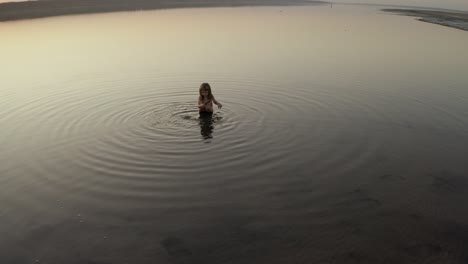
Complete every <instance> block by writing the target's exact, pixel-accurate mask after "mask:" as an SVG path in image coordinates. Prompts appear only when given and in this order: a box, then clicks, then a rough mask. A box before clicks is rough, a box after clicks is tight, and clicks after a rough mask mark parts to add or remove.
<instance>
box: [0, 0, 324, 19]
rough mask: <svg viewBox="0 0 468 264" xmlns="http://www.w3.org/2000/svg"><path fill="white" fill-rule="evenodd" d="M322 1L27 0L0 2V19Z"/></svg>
mask: <svg viewBox="0 0 468 264" xmlns="http://www.w3.org/2000/svg"><path fill="white" fill-rule="evenodd" d="M320 4H327V2H324V1H307V0H290V1H282V0H188V1H187V0H185V1H171V0H132V1H128V0H72V1H57V0H52V1H27V2H11V3H3V4H0V21H8V20H20V19H31V18H41V17H50V16H61V15H75V14H89V13H104V12H118V11H136V10H152V9H166V8H184V7H235V6H289V5H320Z"/></svg>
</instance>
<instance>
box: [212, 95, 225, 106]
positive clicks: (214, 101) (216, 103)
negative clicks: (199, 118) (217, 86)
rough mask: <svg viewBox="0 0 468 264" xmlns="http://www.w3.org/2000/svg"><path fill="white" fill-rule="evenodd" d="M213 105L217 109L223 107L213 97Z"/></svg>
mask: <svg viewBox="0 0 468 264" xmlns="http://www.w3.org/2000/svg"><path fill="white" fill-rule="evenodd" d="M213 103H215V105H217V106H218V108H221V107H223V105H222V104H221V103H220V102H218V101H216V99H215V98H214V97H213Z"/></svg>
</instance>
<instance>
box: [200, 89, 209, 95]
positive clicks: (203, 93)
mask: <svg viewBox="0 0 468 264" xmlns="http://www.w3.org/2000/svg"><path fill="white" fill-rule="evenodd" d="M201 94H202V95H203V97H207V96H208V94H209V92H208V90H207V89H203V90H201Z"/></svg>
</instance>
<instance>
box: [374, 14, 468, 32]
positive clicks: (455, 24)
mask: <svg viewBox="0 0 468 264" xmlns="http://www.w3.org/2000/svg"><path fill="white" fill-rule="evenodd" d="M382 11H385V12H390V13H396V14H400V15H405V16H413V17H419V19H418V20H419V21H423V22H427V23H432V24H438V25H442V26H446V27H451V28H456V29H460V30H465V31H468V12H462V11H460V12H449V11H435V10H419V9H382Z"/></svg>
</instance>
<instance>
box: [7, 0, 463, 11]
mask: <svg viewBox="0 0 468 264" xmlns="http://www.w3.org/2000/svg"><path fill="white" fill-rule="evenodd" d="M12 1H18V0H0V3H1V2H12ZM59 1H60V0H59ZM129 1H131V0H129ZM285 1H288V0H285ZM324 1H327V0H324ZM329 2H333V3H366V4H367V3H370V4H390V5H406V6H422V7H438V8H447V9H459V10H465V11H468V0H330V1H329Z"/></svg>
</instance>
